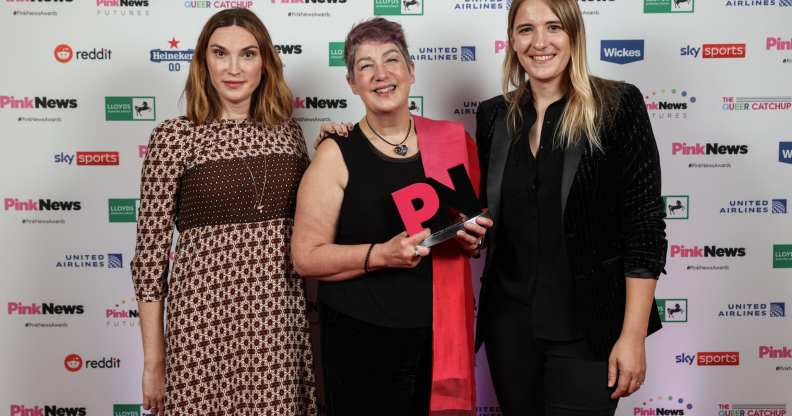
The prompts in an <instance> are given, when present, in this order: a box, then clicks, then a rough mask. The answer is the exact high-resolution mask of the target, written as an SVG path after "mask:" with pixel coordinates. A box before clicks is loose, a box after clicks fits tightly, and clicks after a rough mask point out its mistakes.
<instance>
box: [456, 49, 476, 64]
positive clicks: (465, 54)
mask: <svg viewBox="0 0 792 416" xmlns="http://www.w3.org/2000/svg"><path fill="white" fill-rule="evenodd" d="M459 49H461V50H462V59H461V61H462V62H474V61H475V60H476V47H475V46H462V47H460V48H459Z"/></svg>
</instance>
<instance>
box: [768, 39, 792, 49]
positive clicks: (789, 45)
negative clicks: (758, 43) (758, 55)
mask: <svg viewBox="0 0 792 416" xmlns="http://www.w3.org/2000/svg"><path fill="white" fill-rule="evenodd" d="M765 49H766V50H768V51H769V50H771V49H774V50H777V51H792V38H790V39H789V40H783V39H781V38H771V37H768V38H767V41H766V42H765Z"/></svg>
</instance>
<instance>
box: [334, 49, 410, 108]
mask: <svg viewBox="0 0 792 416" xmlns="http://www.w3.org/2000/svg"><path fill="white" fill-rule="evenodd" d="M347 81H348V82H349V87H350V88H351V89H352V92H354V93H355V95H358V96H360V99H361V100H363V104H365V106H366V111H367V112H373V113H393V112H396V111H399V110H406V109H407V98H409V96H410V87H411V86H412V85H413V84H414V83H415V68H414V66H413V65H412V63H410V62H408V61H407V59H405V57H404V56H403V55H402V54H401V52H400V51H399V48H398V47H397V46H396V45H395V44H394V43H392V42H384V43H382V42H363V43H361V44H360V45H359V46H358V47H357V50H356V51H355V62H354V66H353V70H352V74H350V78H348V79H347Z"/></svg>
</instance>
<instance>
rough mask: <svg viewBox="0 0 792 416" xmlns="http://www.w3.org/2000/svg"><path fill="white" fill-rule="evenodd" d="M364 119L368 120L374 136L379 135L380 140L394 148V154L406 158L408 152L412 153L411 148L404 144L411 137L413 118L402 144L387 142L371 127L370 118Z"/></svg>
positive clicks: (367, 122)
mask: <svg viewBox="0 0 792 416" xmlns="http://www.w3.org/2000/svg"><path fill="white" fill-rule="evenodd" d="M364 118H365V119H366V124H368V126H369V128H370V129H371V131H373V132H374V134H375V135H377V137H379V139H380V140H382V141H383V142H385V143H387V144H389V145H391V146H393V153H396V154H397V155H399V156H404V155H406V154H407V152H409V151H410V148H409V147H407V145H406V144H404V142H406V141H407V138H408V137H410V132H411V131H412V117H410V125H409V126H408V127H407V135H405V136H404V139H402V141H401V142H400V143H391V142H389V141H387V140H385V138H384V137H382V136H380V134H379V133H377V131H376V130H374V127H372V126H371V123H369V121H368V117H364Z"/></svg>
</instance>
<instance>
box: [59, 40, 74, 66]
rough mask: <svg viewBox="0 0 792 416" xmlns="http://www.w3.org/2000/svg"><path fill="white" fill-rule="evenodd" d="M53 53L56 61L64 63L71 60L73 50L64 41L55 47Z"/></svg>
mask: <svg viewBox="0 0 792 416" xmlns="http://www.w3.org/2000/svg"><path fill="white" fill-rule="evenodd" d="M54 54H55V60H56V61H58V62H60V63H62V64H65V63H67V62H69V61H71V60H72V57H74V50H73V49H72V47H71V46H69V45H67V44H65V43H61V44H60V45H58V46H56V47H55V52H54Z"/></svg>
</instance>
